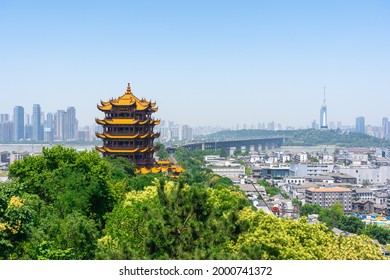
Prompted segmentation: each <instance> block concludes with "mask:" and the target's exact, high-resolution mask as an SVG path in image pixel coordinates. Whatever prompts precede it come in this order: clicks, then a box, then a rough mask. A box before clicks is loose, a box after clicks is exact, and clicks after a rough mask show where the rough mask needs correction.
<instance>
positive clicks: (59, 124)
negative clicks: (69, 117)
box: [55, 110, 66, 141]
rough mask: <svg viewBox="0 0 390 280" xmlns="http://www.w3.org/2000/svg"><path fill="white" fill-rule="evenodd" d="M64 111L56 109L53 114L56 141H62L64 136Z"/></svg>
mask: <svg viewBox="0 0 390 280" xmlns="http://www.w3.org/2000/svg"><path fill="white" fill-rule="evenodd" d="M65 115H66V113H65V111H64V110H58V111H57V113H56V115H55V120H56V121H55V124H56V133H55V140H57V141H63V140H64V139H65V137H64V131H65Z"/></svg>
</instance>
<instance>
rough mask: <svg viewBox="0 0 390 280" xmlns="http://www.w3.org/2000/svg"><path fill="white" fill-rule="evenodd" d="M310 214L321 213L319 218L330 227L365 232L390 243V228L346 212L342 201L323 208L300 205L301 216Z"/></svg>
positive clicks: (351, 231)
mask: <svg viewBox="0 0 390 280" xmlns="http://www.w3.org/2000/svg"><path fill="white" fill-rule="evenodd" d="M310 214H319V216H318V219H319V220H320V221H321V222H323V223H324V224H325V225H326V226H327V227H328V228H329V229H333V228H338V229H340V230H342V231H345V232H348V233H353V234H364V235H367V236H369V237H370V238H372V239H375V240H377V241H378V242H379V243H380V244H382V245H386V244H390V229H388V228H383V227H380V226H377V225H374V224H370V225H366V224H365V223H364V222H362V220H360V219H359V218H358V217H355V216H351V215H346V214H344V213H343V210H342V205H341V203H336V204H334V205H332V206H331V207H330V208H329V209H325V208H321V206H319V205H317V204H305V205H303V206H302V207H300V215H301V216H306V217H307V216H308V215H310Z"/></svg>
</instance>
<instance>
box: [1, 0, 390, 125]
mask: <svg viewBox="0 0 390 280" xmlns="http://www.w3.org/2000/svg"><path fill="white" fill-rule="evenodd" d="M128 82H130V83H131V86H132V90H133V93H134V94H135V95H136V96H138V97H145V98H146V99H148V100H149V99H152V100H153V101H154V100H156V101H157V105H158V106H159V112H158V113H157V114H156V117H158V118H162V119H166V120H173V121H175V122H176V123H181V124H189V125H192V126H197V125H212V126H216V125H222V126H226V127H232V126H233V125H235V124H236V123H240V124H242V123H248V124H252V123H253V124H256V123H258V122H265V123H267V122H270V121H275V122H276V123H281V124H283V125H284V126H285V125H294V126H306V125H310V123H311V122H312V121H313V120H314V119H316V120H317V123H318V122H319V111H320V107H321V104H322V102H323V101H322V99H323V86H324V85H325V86H326V93H327V105H328V120H329V121H335V122H336V121H342V122H343V124H350V125H354V122H355V118H356V117H357V116H360V115H362V116H364V117H365V118H366V124H372V125H380V123H381V118H382V117H384V116H388V117H390V110H389V108H390V1H376V0H370V1H357V0H351V1H340V0H337V1H330V0H327V1H287V0H286V1H277V0H273V1H271V0H269V1H260V0H258V1H245V0H242V1H227V0H224V1H202V0H196V1H146V0H145V1H139V0H138V1H130V0H129V1H116V0H113V1H97V0H94V1H78V0H77V1H73V0H72V1H71V0H66V1H65V0H64V1H39V0H34V1H18V0H0V96H1V100H0V113H10V114H12V110H13V107H14V106H15V105H22V106H24V107H25V110H26V112H27V113H30V112H31V111H32V104H34V103H38V104H41V107H42V110H43V111H44V112H55V111H56V110H57V109H66V107H67V106H75V107H76V109H77V118H78V119H79V122H80V124H81V125H84V124H92V123H93V122H94V118H95V117H100V116H101V113H100V112H99V111H98V110H97V109H96V104H97V103H98V102H99V101H100V99H102V100H104V101H107V100H108V99H109V98H111V97H118V96H120V95H122V94H123V93H124V91H125V89H126V86H127V83H128Z"/></svg>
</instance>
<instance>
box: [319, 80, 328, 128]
mask: <svg viewBox="0 0 390 280" xmlns="http://www.w3.org/2000/svg"><path fill="white" fill-rule="evenodd" d="M320 128H322V129H327V128H328V113H327V108H326V101H325V86H324V104H322V106H321V110H320Z"/></svg>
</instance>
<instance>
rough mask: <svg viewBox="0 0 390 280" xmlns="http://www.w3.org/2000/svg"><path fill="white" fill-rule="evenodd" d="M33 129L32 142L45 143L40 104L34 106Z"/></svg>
mask: <svg viewBox="0 0 390 280" xmlns="http://www.w3.org/2000/svg"><path fill="white" fill-rule="evenodd" d="M32 127H33V134H32V140H33V141H43V127H42V123H41V106H40V105H39V104H34V105H33V115H32Z"/></svg>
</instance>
